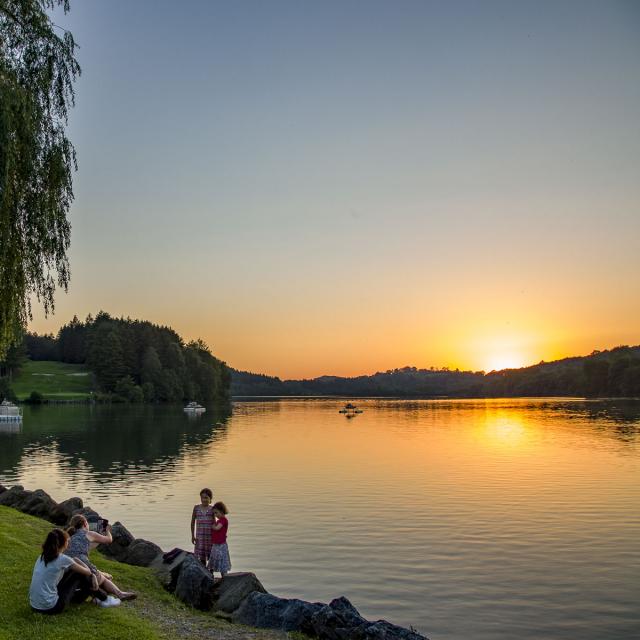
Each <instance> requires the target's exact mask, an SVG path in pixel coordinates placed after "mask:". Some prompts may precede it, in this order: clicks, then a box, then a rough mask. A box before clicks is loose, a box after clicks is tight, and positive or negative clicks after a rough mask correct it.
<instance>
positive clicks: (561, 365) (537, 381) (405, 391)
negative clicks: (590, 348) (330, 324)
mask: <svg viewBox="0 0 640 640" xmlns="http://www.w3.org/2000/svg"><path fill="white" fill-rule="evenodd" d="M231 393H232V394H233V395H238V396H261V395H276V396H293V395H296V396H298V395H311V396H323V395H340V396H353V397H356V396H374V397H380V396H396V397H414V398H415V397H423V398H424V397H426V398H429V397H431V398H433V397H450V398H503V397H535V396H543V397H544V396H547V397H549V396H565V397H587V398H598V397H601V398H602V397H640V346H636V347H629V346H621V347H616V348H615V349H611V350H609V351H594V352H593V353H592V354H591V355H589V356H584V357H573V358H565V359H563V360H557V361H554V362H548V363H547V362H540V363H539V364H537V365H533V366H531V367H523V368H521V369H504V370H502V371H492V372H490V373H485V372H484V371H475V372H474V371H459V370H455V371H451V370H449V369H447V368H444V369H434V368H431V369H418V368H416V367H402V368H399V369H391V370H388V371H384V372H378V373H374V374H372V375H368V376H356V377H352V378H346V377H340V376H322V377H319V378H313V379H309V380H281V379H280V378H277V377H273V376H266V375H262V374H256V373H250V372H245V371H236V370H232V377H231Z"/></svg>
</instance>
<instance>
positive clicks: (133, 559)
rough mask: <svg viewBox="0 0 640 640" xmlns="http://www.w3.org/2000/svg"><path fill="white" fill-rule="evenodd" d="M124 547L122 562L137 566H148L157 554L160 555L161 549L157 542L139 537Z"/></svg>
mask: <svg viewBox="0 0 640 640" xmlns="http://www.w3.org/2000/svg"><path fill="white" fill-rule="evenodd" d="M126 549H127V553H126V555H125V557H124V560H122V562H126V563H127V564H134V565H136V566H138V567H148V566H149V565H150V564H151V563H152V562H153V561H154V560H155V559H156V558H157V557H158V556H162V549H161V548H160V547H159V546H158V545H157V544H154V543H153V542H149V541H148V540H142V539H141V538H136V539H135V540H134V541H133V542H132V543H131V544H130V545H128V546H127V547H126Z"/></svg>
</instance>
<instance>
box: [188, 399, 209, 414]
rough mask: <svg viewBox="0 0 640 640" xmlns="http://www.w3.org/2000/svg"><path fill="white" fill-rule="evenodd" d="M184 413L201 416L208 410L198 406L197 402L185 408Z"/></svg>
mask: <svg viewBox="0 0 640 640" xmlns="http://www.w3.org/2000/svg"><path fill="white" fill-rule="evenodd" d="M184 411H185V412H186V413H196V414H200V413H204V412H205V411H206V409H205V408H204V407H203V406H202V405H201V404H198V403H197V402H190V403H189V404H188V405H187V406H186V407H185V408H184Z"/></svg>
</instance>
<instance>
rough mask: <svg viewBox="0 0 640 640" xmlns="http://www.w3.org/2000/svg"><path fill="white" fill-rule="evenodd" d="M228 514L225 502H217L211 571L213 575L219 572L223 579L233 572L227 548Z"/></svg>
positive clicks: (214, 511) (210, 563) (210, 561)
mask: <svg viewBox="0 0 640 640" xmlns="http://www.w3.org/2000/svg"><path fill="white" fill-rule="evenodd" d="M228 513H229V510H228V509H227V506H226V505H225V503H224V502H216V503H215V504H214V505H213V515H214V516H215V518H216V520H215V524H214V525H213V527H212V531H213V545H212V546H211V555H210V556H209V571H211V574H213V573H214V572H215V571H219V572H220V575H221V576H222V577H223V578H224V577H225V575H226V574H227V573H229V571H230V570H231V559H230V558H229V547H227V529H228V528H229V521H228V520H227V518H226V515H227V514H228Z"/></svg>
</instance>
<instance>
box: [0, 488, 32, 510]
mask: <svg viewBox="0 0 640 640" xmlns="http://www.w3.org/2000/svg"><path fill="white" fill-rule="evenodd" d="M30 495H31V491H25V489H24V487H23V486H22V485H21V484H16V485H14V486H13V487H11V489H7V490H6V491H3V492H2V493H0V504H1V505H4V506H5V507H13V508H14V509H19V508H20V505H21V504H22V503H24V502H25V501H26V500H27V499H28V497H29V496H30Z"/></svg>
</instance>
